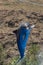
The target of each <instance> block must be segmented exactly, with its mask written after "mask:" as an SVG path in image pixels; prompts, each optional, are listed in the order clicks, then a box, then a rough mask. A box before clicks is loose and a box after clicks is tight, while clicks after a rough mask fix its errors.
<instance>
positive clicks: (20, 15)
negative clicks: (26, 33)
mask: <svg viewBox="0 0 43 65" xmlns="http://www.w3.org/2000/svg"><path fill="white" fill-rule="evenodd" d="M0 1H1V0H0ZM40 1H42V0H40ZM2 2H3V1H2ZM21 21H23V22H29V23H30V24H35V28H34V29H33V30H32V32H31V35H30V38H29V42H28V44H27V50H28V46H29V43H30V42H38V43H43V7H40V6H35V5H31V4H26V3H20V2H14V3H13V4H10V5H9V4H7V5H1V4H0V45H2V47H3V52H4V54H5V58H4V60H3V62H4V65H6V64H7V63H9V62H10V60H11V58H13V57H14V56H18V55H19V52H18V48H17V43H16V36H15V35H11V33H12V31H13V30H15V29H17V28H18V27H19V23H20V22H21ZM5 62H6V63H5Z"/></svg>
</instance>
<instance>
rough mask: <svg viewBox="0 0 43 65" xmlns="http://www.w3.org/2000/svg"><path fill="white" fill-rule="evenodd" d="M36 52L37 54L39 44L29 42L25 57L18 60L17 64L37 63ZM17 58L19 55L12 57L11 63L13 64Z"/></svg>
mask: <svg viewBox="0 0 43 65" xmlns="http://www.w3.org/2000/svg"><path fill="white" fill-rule="evenodd" d="M38 54H39V45H38V44H36V43H31V44H30V47H29V49H28V53H27V54H26V56H25V58H24V59H23V60H22V61H20V62H19V63H18V64H19V65H39V59H38ZM18 58H19V57H15V58H13V59H12V62H11V65H15V63H16V61H17V60H18ZM18 64H16V65H18Z"/></svg>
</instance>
